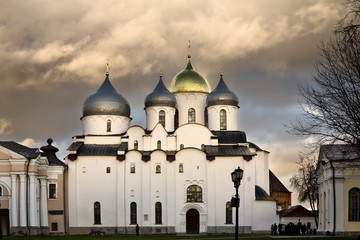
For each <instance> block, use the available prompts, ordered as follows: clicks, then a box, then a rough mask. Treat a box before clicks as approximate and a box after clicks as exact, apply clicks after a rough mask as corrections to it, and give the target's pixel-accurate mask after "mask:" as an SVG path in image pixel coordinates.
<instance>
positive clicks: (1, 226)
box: [0, 209, 10, 236]
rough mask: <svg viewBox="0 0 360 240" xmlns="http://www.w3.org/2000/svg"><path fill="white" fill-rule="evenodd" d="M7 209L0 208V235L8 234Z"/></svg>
mask: <svg viewBox="0 0 360 240" xmlns="http://www.w3.org/2000/svg"><path fill="white" fill-rule="evenodd" d="M9 227H10V225H9V209H0V236H1V235H3V236H9V235H10V233H9Z"/></svg>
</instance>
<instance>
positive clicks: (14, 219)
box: [11, 174, 19, 227]
mask: <svg viewBox="0 0 360 240" xmlns="http://www.w3.org/2000/svg"><path fill="white" fill-rule="evenodd" d="M17 194H18V189H17V175H16V174H11V226H12V227H18V226H19V218H18V202H17Z"/></svg>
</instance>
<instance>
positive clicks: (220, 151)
mask: <svg viewBox="0 0 360 240" xmlns="http://www.w3.org/2000/svg"><path fill="white" fill-rule="evenodd" d="M204 151H205V153H206V155H208V156H254V155H256V154H254V153H252V152H251V151H250V149H249V148H248V147H246V146H239V145H229V146H228V145H226V146H205V147H204Z"/></svg>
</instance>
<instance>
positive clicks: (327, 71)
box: [289, 0, 360, 149]
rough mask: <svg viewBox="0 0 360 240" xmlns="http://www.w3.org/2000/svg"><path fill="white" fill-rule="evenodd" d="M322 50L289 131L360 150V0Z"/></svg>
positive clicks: (351, 0) (351, 3) (350, 3)
mask: <svg viewBox="0 0 360 240" xmlns="http://www.w3.org/2000/svg"><path fill="white" fill-rule="evenodd" d="M347 4H348V7H349V10H350V11H349V13H348V14H347V15H346V16H345V17H344V18H343V19H342V20H340V21H339V23H338V25H337V27H336V30H335V31H334V35H333V36H332V37H331V38H330V40H329V41H328V42H323V43H322V44H321V45H320V46H319V48H320V57H321V60H320V61H319V62H318V63H317V64H316V66H315V70H316V75H315V76H314V81H313V83H312V84H309V85H306V86H301V87H300V88H299V94H300V96H301V97H302V99H303V101H302V102H300V105H301V108H302V110H303V114H302V116H301V117H299V118H298V119H297V120H296V121H294V122H291V124H290V130H289V132H290V133H292V134H295V135H300V136H304V137H310V136H311V137H313V138H314V139H315V140H316V141H315V142H316V145H318V146H319V145H320V144H323V143H325V142H328V143H329V142H330V143H334V142H343V143H348V144H351V145H353V146H356V147H357V148H359V149H360V134H359V133H360V27H359V26H360V0H348V1H347Z"/></svg>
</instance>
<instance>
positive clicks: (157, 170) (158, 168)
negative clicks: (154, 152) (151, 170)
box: [155, 164, 161, 173]
mask: <svg viewBox="0 0 360 240" xmlns="http://www.w3.org/2000/svg"><path fill="white" fill-rule="evenodd" d="M155 168H156V170H155V173H161V166H160V164H157V165H156V167H155Z"/></svg>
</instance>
